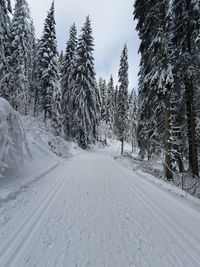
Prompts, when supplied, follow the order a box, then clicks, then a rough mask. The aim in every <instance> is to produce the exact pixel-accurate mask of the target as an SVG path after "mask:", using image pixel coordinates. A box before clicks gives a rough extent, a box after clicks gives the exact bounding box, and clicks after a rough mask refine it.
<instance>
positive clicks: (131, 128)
mask: <svg viewBox="0 0 200 267" xmlns="http://www.w3.org/2000/svg"><path fill="white" fill-rule="evenodd" d="M127 121H128V123H127V125H128V127H127V141H128V142H131V145H132V152H133V151H134V148H136V146H137V124H138V99H137V95H136V92H135V91H134V89H133V90H132V92H131V95H130V96H129V101H128V116H127Z"/></svg>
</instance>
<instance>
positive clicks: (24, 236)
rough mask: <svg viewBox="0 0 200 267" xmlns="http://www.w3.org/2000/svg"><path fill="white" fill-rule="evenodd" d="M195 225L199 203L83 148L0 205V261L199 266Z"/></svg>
mask: <svg viewBox="0 0 200 267" xmlns="http://www.w3.org/2000/svg"><path fill="white" fill-rule="evenodd" d="M57 162H58V161H57ZM51 163H52V162H51ZM199 226H200V205H199V203H198V201H197V202H193V201H189V200H187V199H184V198H181V197H180V196H177V195H175V194H171V193H170V192H168V191H166V190H164V189H163V188H160V187H158V186H157V185H156V184H154V183H152V181H151V180H150V179H146V178H145V174H143V175H141V173H140V174H138V173H137V172H131V171H130V170H128V169H127V168H125V167H123V166H122V165H120V164H119V163H118V162H117V161H115V160H114V158H113V157H112V156H111V155H110V152H109V150H108V149H107V150H106V149H105V150H95V149H93V150H92V151H85V152H83V151H81V152H80V153H79V154H77V155H75V156H74V157H73V158H71V159H65V160H63V161H60V162H58V164H57V165H56V166H55V167H54V168H53V169H52V170H51V171H49V172H48V173H46V174H45V173H44V175H43V176H41V177H40V179H37V180H35V182H33V183H31V184H30V186H28V187H26V188H25V189H24V190H22V191H21V192H20V194H17V195H16V196H14V197H13V198H10V199H7V201H6V202H5V201H4V202H2V203H1V202H0V266H1V267H4V266H9V267H19V266H20V267H22V266H44V267H45V266H48V267H50V266H54V267H55V266H69V267H75V266H80V267H82V266H87V267H89V266H91V267H101V266H110V267H112V266H113V267H117V266H119V267H130V266H131V267H136V266H137V267H144V266H148V267H149V266H152V267H165V266H166V267H172V266H174V267H179V266H180V267H184V266H185V267H190V266H191V267H195V266H196V267H198V266H200V227H199Z"/></svg>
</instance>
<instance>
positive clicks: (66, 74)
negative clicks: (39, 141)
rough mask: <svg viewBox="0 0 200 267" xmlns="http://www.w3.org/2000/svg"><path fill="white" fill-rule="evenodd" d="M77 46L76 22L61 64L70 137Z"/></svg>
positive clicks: (67, 131)
mask: <svg viewBox="0 0 200 267" xmlns="http://www.w3.org/2000/svg"><path fill="white" fill-rule="evenodd" d="M76 47H77V30H76V25H75V23H74V24H73V25H72V26H71V28H70V36H69V40H68V42H67V47H66V51H65V54H64V56H63V60H62V65H61V85H62V113H63V127H64V133H65V137H66V138H69V137H70V135H71V128H72V127H71V125H70V123H71V117H72V116H73V114H72V113H71V110H70V108H69V107H70V102H71V97H72V91H71V89H72V87H70V79H69V78H70V75H71V73H72V70H73V66H74V65H73V64H74V63H75V52H76Z"/></svg>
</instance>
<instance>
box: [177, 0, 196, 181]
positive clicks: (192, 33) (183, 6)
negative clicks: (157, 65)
mask: <svg viewBox="0 0 200 267" xmlns="http://www.w3.org/2000/svg"><path fill="white" fill-rule="evenodd" d="M172 3H173V15H174V16H173V18H174V21H173V22H174V29H173V33H174V38H173V44H174V47H175V58H174V61H175V64H176V75H177V76H178V77H179V80H178V79H177V82H178V84H179V87H180V86H181V87H182V88H183V90H184V92H185V104H186V112H187V136H188V145H189V167H190V171H191V173H192V174H193V175H194V176H195V175H196V176H199V168H198V154H197V139H196V126H197V123H196V111H195V91H196V90H197V88H198V86H199V80H198V69H199V66H198V63H197V65H196V62H197V58H198V55H199V45H198V40H199V39H198V38H199V29H200V13H199V11H200V3H199V1H197V0H187V1H186V0H173V1H172Z"/></svg>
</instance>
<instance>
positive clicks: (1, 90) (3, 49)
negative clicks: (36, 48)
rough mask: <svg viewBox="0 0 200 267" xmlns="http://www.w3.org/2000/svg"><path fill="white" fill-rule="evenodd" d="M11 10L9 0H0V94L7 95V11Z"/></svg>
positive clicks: (8, 25)
mask: <svg viewBox="0 0 200 267" xmlns="http://www.w3.org/2000/svg"><path fill="white" fill-rule="evenodd" d="M9 12H11V5H10V1H5V0H1V1H0V96H2V97H7V98H8V93H7V79H8V75H7V74H8V72H9V71H8V67H9V66H8V62H7V57H8V55H9V49H10V48H9V46H10V45H9V39H10V18H9V16H8V13H9Z"/></svg>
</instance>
